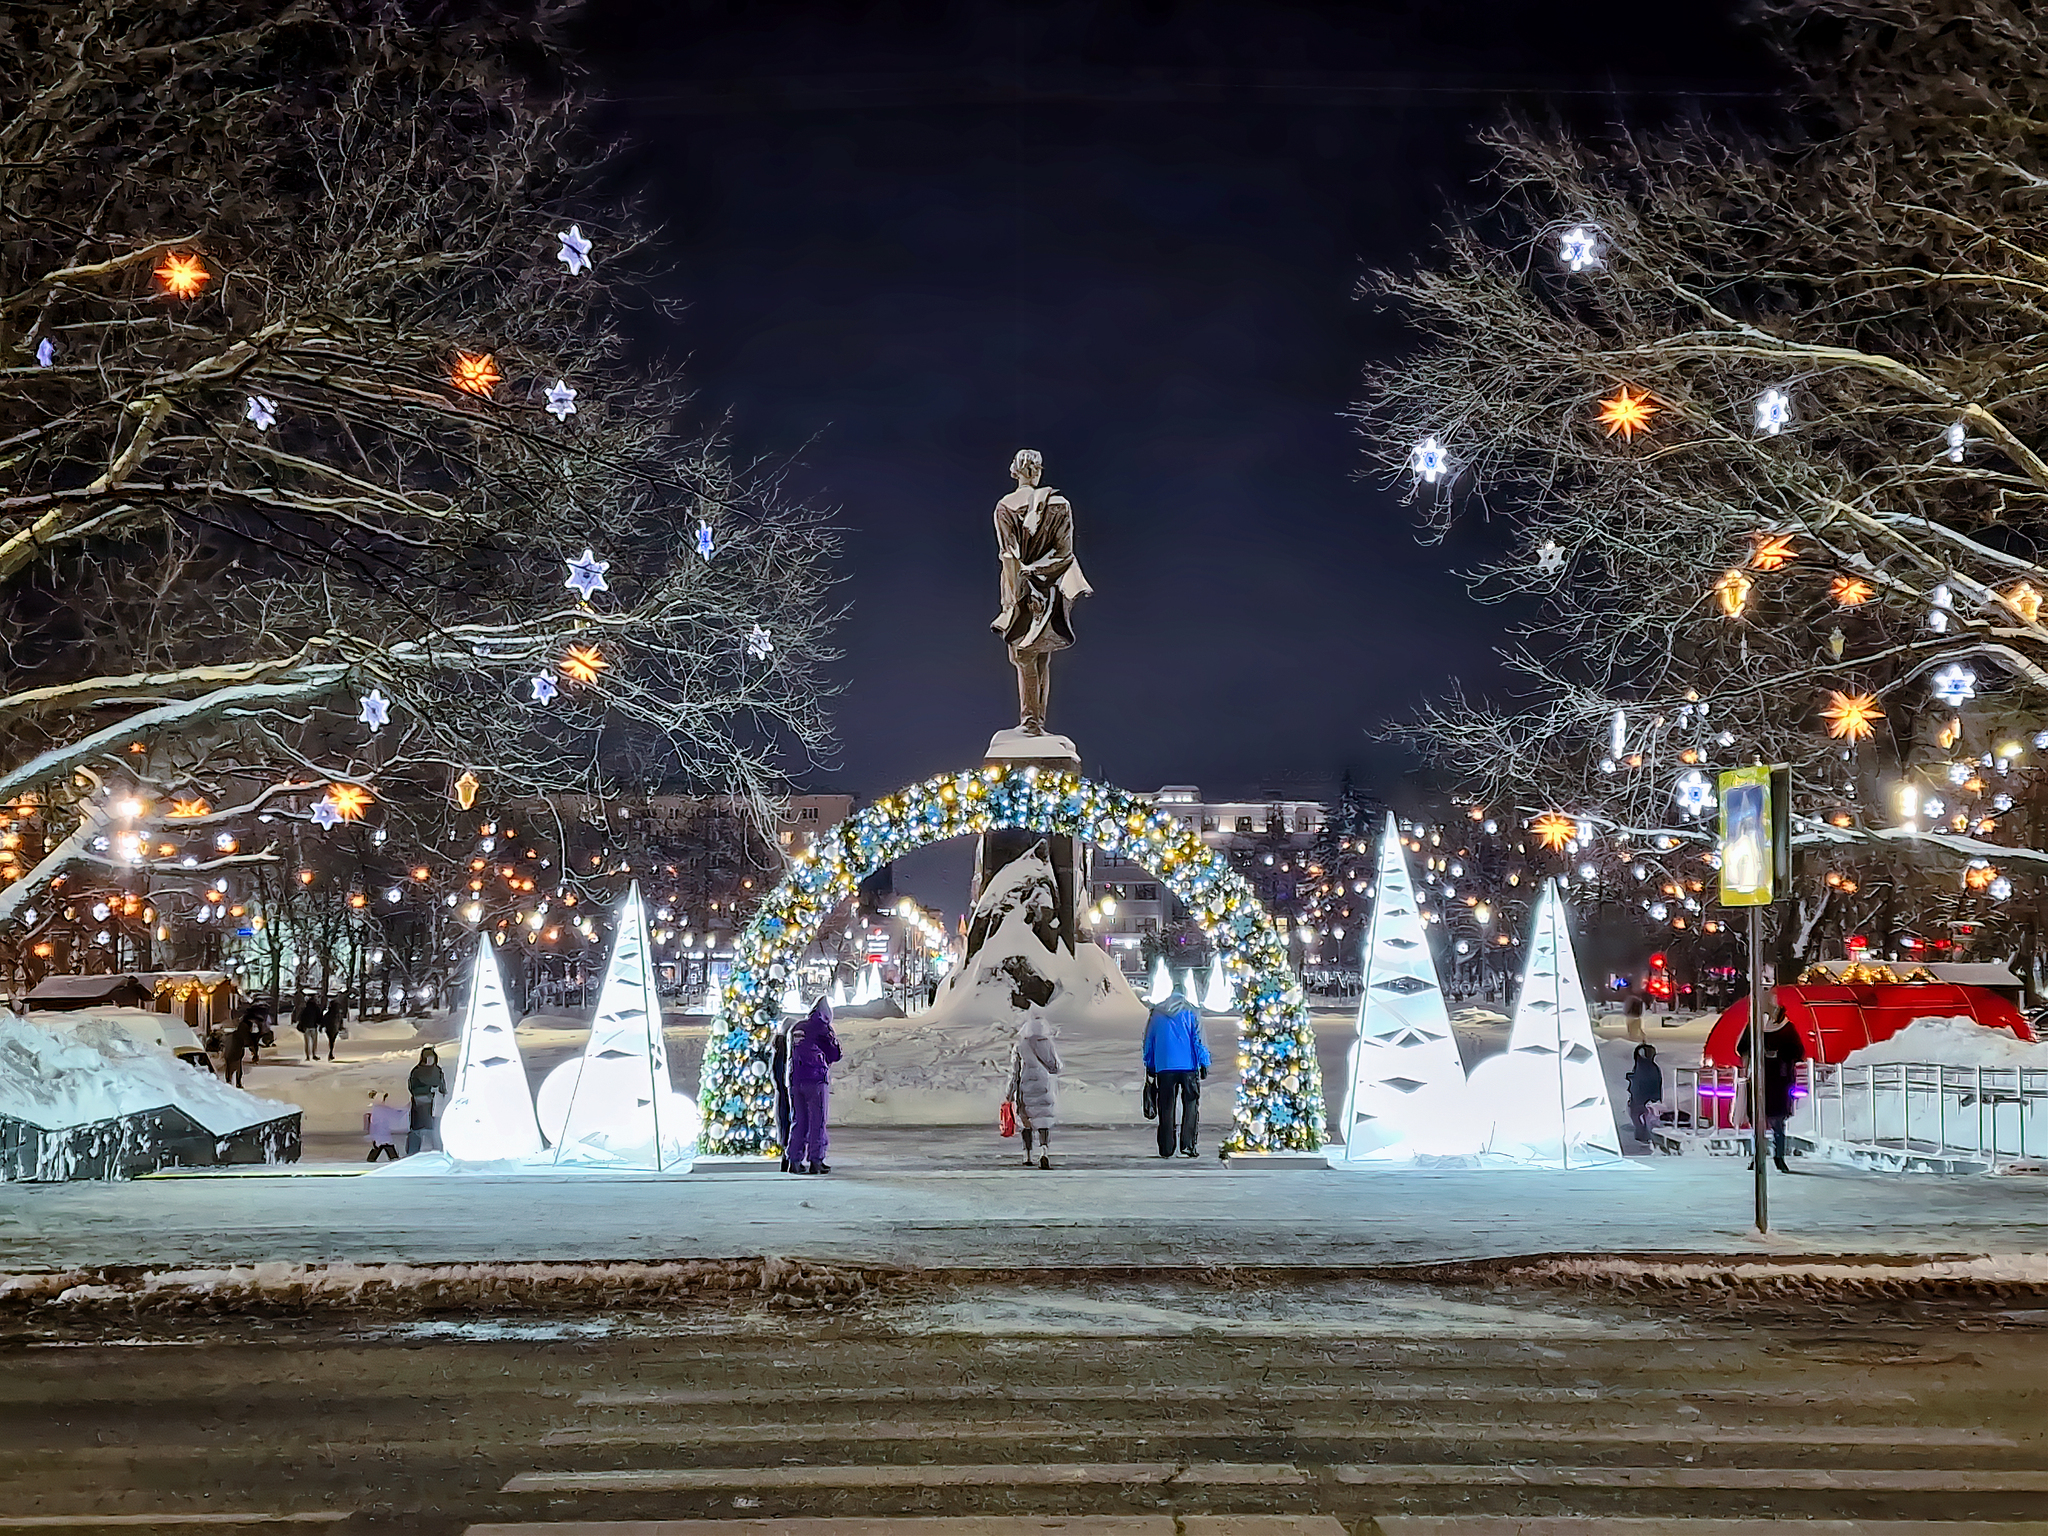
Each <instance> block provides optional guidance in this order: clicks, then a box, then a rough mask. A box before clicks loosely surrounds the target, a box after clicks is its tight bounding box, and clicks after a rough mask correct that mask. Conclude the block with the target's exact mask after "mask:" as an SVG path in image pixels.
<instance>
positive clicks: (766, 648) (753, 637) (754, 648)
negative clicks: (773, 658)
mask: <svg viewBox="0 0 2048 1536" xmlns="http://www.w3.org/2000/svg"><path fill="white" fill-rule="evenodd" d="M774 649H775V642H774V641H773V640H771V639H770V638H769V636H768V631H767V630H765V629H763V628H762V627H761V626H760V625H758V624H756V625H755V626H754V627H753V628H752V629H750V630H748V631H747V654H748V655H749V656H752V657H753V658H754V659H755V660H756V661H764V660H766V659H767V657H768V654H769V653H770V652H771V651H773V650H774Z"/></svg>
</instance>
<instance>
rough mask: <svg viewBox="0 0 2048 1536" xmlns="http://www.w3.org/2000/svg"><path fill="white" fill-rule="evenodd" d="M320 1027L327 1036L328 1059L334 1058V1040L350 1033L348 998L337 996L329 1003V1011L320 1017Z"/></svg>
mask: <svg viewBox="0 0 2048 1536" xmlns="http://www.w3.org/2000/svg"><path fill="white" fill-rule="evenodd" d="M320 1028H321V1031H322V1033H324V1034H325V1035H326V1036H327V1059H328V1060H329V1061H332V1060H334V1042H335V1040H336V1039H337V1038H339V1037H340V1036H342V1035H345V1034H347V1033H348V1000H347V999H346V998H340V997H337V998H336V999H335V1000H334V1001H333V1002H331V1003H329V1004H328V1005H327V1011H326V1012H325V1013H324V1014H322V1015H321V1017H320Z"/></svg>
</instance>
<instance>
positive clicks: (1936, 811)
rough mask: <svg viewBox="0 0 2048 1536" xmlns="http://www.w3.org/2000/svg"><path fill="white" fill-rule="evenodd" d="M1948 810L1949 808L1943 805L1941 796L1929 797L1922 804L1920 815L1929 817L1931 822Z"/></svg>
mask: <svg viewBox="0 0 2048 1536" xmlns="http://www.w3.org/2000/svg"><path fill="white" fill-rule="evenodd" d="M1947 809H1948V807H1947V806H1945V805H1943V804H1942V803H1941V796H1939V795H1929V796H1928V797H1927V798H1926V799H1925V800H1922V801H1921V802H1920V814H1921V815H1923V816H1925V817H1927V818H1928V819H1929V820H1930V821H1931V820H1933V819H1934V818H1936V817H1938V816H1940V815H1941V813H1942V812H1943V811H1945V810H1947Z"/></svg>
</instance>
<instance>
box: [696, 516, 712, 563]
mask: <svg viewBox="0 0 2048 1536" xmlns="http://www.w3.org/2000/svg"><path fill="white" fill-rule="evenodd" d="M697 554H698V555H699V557H701V558H702V559H704V560H707V561H708V560H709V559H710V558H711V525H710V524H709V523H706V522H702V521H700V522H699V523H698V524H697Z"/></svg>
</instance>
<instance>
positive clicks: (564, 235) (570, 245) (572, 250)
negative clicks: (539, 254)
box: [555, 224, 590, 277]
mask: <svg viewBox="0 0 2048 1536" xmlns="http://www.w3.org/2000/svg"><path fill="white" fill-rule="evenodd" d="M555 238H556V239H557V240H559V241H561V242H562V248H561V249H560V250H559V251H557V252H555V260H557V261H559V262H560V263H561V264H562V265H563V266H565V267H567V268H568V269H569V275H570V276H571V277H574V276H575V275H576V274H577V273H578V272H582V271H584V270H586V269H587V268H588V267H589V266H590V242H589V241H588V240H586V239H584V238H583V226H582V225H580V224H571V225H570V226H569V227H568V228H567V229H565V230H563V231H561V232H560V233H559V234H557V235H556V236H555Z"/></svg>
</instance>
